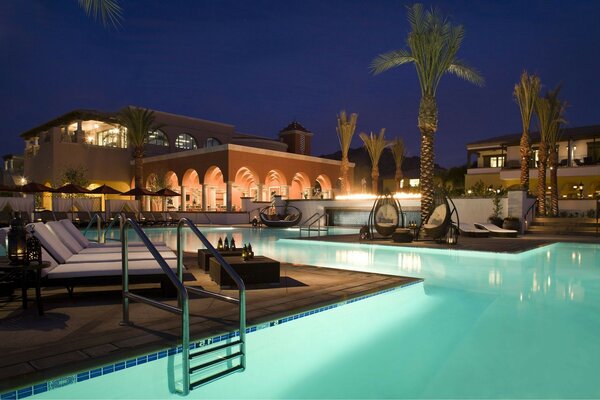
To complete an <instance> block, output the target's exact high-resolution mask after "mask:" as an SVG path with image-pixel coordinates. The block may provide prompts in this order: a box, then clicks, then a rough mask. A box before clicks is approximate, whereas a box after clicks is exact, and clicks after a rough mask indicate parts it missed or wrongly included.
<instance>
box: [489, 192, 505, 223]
mask: <svg viewBox="0 0 600 400" xmlns="http://www.w3.org/2000/svg"><path fill="white" fill-rule="evenodd" d="M492 204H493V206H494V208H493V209H492V215H490V217H489V218H488V221H490V223H492V224H494V225H496V226H497V227H499V228H502V224H503V221H502V218H501V217H500V213H501V212H502V203H500V196H499V194H498V193H495V194H494V197H493V198H492Z"/></svg>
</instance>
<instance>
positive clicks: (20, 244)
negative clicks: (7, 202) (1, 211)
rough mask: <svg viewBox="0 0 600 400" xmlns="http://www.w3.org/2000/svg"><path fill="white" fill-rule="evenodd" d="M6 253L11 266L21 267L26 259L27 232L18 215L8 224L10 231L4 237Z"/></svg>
mask: <svg viewBox="0 0 600 400" xmlns="http://www.w3.org/2000/svg"><path fill="white" fill-rule="evenodd" d="M6 253H7V255H8V259H9V260H10V263H11V265H22V264H24V263H25V259H26V257H27V232H26V231H25V227H24V226H23V220H22V219H21V217H20V216H19V214H18V213H15V218H14V219H13V220H12V221H11V223H10V230H9V231H8V234H7V235H6Z"/></svg>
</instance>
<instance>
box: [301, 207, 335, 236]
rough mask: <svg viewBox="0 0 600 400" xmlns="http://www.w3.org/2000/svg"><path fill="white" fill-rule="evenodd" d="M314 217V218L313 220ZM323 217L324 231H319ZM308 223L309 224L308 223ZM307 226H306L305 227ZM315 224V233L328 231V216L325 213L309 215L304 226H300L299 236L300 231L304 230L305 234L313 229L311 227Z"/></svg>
mask: <svg viewBox="0 0 600 400" xmlns="http://www.w3.org/2000/svg"><path fill="white" fill-rule="evenodd" d="M315 217H316V218H315ZM323 217H325V229H321V219H323ZM309 221H310V223H309ZM307 224H308V225H307ZM315 224H317V229H315V230H316V231H317V232H319V235H320V232H321V231H323V230H324V231H329V214H327V213H326V212H323V213H318V212H316V213H314V214H313V215H311V216H310V217H308V218H307V219H306V220H305V221H304V224H302V225H300V236H302V231H303V230H305V231H307V232H311V231H312V230H313V229H312V228H313V225H315Z"/></svg>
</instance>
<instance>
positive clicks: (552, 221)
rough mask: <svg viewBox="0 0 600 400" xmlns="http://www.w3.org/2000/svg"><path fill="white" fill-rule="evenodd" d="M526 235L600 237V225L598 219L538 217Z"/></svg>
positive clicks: (528, 228)
mask: <svg viewBox="0 0 600 400" xmlns="http://www.w3.org/2000/svg"><path fill="white" fill-rule="evenodd" d="M525 233H531V234H542V235H582V236H595V235H599V236H600V225H599V224H598V222H597V220H596V218H560V217H557V218H547V217H536V218H534V219H533V221H532V222H531V224H530V225H529V226H528V227H527V230H526V231H525Z"/></svg>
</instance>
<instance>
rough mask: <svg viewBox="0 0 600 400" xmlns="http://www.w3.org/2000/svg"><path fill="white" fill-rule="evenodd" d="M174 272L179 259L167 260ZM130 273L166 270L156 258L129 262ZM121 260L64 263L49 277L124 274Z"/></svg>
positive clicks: (153, 272)
mask: <svg viewBox="0 0 600 400" xmlns="http://www.w3.org/2000/svg"><path fill="white" fill-rule="evenodd" d="M167 264H168V265H169V267H171V270H173V272H176V271H177V261H175V260H167ZM128 267H129V274H130V275H156V274H162V273H164V271H163V270H162V268H160V266H159V265H158V263H157V262H156V261H155V260H146V261H131V262H129V264H128ZM121 268H122V267H121V263H120V262H99V263H84V264H63V265H59V266H57V267H56V268H54V269H52V270H51V271H50V272H48V274H47V275H46V277H47V278H48V279H65V278H83V277H96V276H122V269H121Z"/></svg>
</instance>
